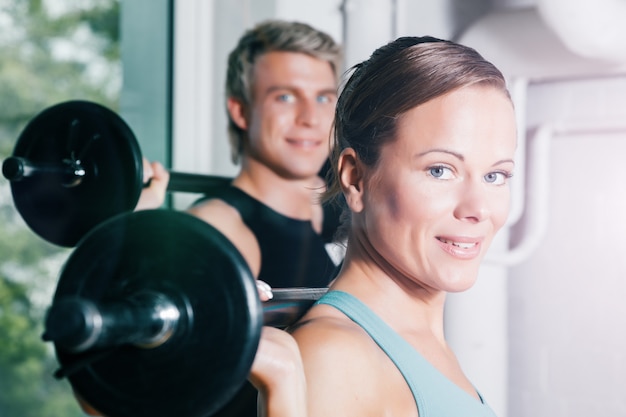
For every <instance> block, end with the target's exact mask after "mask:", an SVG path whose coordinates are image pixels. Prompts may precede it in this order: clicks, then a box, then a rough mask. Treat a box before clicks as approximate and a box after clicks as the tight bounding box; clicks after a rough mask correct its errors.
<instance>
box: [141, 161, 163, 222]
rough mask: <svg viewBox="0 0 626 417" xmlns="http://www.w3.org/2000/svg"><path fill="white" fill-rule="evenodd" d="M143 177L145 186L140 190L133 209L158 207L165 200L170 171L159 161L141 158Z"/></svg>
mask: <svg viewBox="0 0 626 417" xmlns="http://www.w3.org/2000/svg"><path fill="white" fill-rule="evenodd" d="M143 179H144V182H145V187H144V189H143V190H142V191H141V195H140V196H139V201H138V202H137V206H136V207H135V210H136V211H137V210H146V209H155V208H159V207H161V206H162V205H163V203H164V202H165V193H166V191H167V184H168V182H169V180H170V173H169V172H168V171H167V170H166V169H165V168H164V167H163V165H162V164H161V163H160V162H156V161H155V162H152V163H151V162H149V161H148V160H147V159H146V158H143Z"/></svg>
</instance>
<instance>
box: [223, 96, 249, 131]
mask: <svg viewBox="0 0 626 417" xmlns="http://www.w3.org/2000/svg"><path fill="white" fill-rule="evenodd" d="M226 107H227V108H228V114H230V118H231V119H233V122H234V123H235V124H236V125H237V127H239V129H241V130H246V129H247V128H248V121H247V120H246V114H245V107H244V104H243V103H242V102H241V100H239V99H236V98H233V97H228V100H226Z"/></svg>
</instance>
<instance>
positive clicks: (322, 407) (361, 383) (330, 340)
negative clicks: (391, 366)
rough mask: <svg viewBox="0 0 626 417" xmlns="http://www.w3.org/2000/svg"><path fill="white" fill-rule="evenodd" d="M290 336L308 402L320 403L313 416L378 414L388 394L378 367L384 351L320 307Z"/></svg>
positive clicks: (330, 310) (327, 308) (356, 328)
mask: <svg viewBox="0 0 626 417" xmlns="http://www.w3.org/2000/svg"><path fill="white" fill-rule="evenodd" d="M291 332H292V335H293V336H294V338H295V339H296V342H297V343H298V347H299V349H300V353H301V355H302V361H303V363H304V369H305V374H306V379H307V387H308V392H309V397H310V398H315V404H314V406H313V407H314V411H315V412H312V413H311V415H357V414H358V415H362V416H366V415H369V414H372V413H374V414H376V411H375V410H377V407H378V405H379V404H380V403H381V402H380V396H381V395H382V394H381V393H384V391H381V386H380V383H379V381H380V380H381V378H380V376H381V375H383V373H384V371H385V370H384V368H382V367H380V366H379V364H380V363H381V359H383V357H382V356H381V353H382V351H381V350H380V349H379V348H378V347H377V345H376V344H375V342H373V341H372V339H371V338H370V337H369V336H368V335H367V333H366V332H365V331H364V330H363V329H362V328H361V327H359V326H358V325H356V324H355V323H354V322H352V321H351V320H350V319H348V318H347V317H345V316H344V315H343V314H341V313H340V312H338V311H337V310H335V309H334V308H332V307H330V306H326V305H318V306H315V307H313V308H312V309H311V311H309V313H308V314H307V316H305V318H304V319H303V320H302V321H301V322H300V323H299V324H298V325H297V327H296V328H294V329H292V330H291ZM382 362H385V361H384V359H383V360H382ZM321 398H323V399H324V400H323V401H320V399H321Z"/></svg>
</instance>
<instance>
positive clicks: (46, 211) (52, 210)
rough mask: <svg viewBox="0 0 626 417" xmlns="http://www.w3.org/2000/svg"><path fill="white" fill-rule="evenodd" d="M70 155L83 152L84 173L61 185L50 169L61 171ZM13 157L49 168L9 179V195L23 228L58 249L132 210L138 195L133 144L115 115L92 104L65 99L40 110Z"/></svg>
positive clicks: (139, 175)
mask: <svg viewBox="0 0 626 417" xmlns="http://www.w3.org/2000/svg"><path fill="white" fill-rule="evenodd" d="M94 138H96V139H94ZM72 152H73V153H74V157H78V156H81V153H83V152H84V154H83V155H82V158H80V159H81V161H82V165H83V166H84V167H85V169H86V175H85V177H83V179H82V182H81V183H80V184H79V185H76V186H73V187H67V186H65V185H64V184H65V183H66V182H67V181H66V175H64V174H62V173H60V172H54V168H61V167H63V160H64V159H67V158H71V157H72ZM13 156H16V157H22V158H25V159H26V160H28V161H29V162H30V163H31V164H33V165H37V166H43V167H50V168H51V170H49V171H48V172H45V173H38V174H35V175H32V176H29V177H26V178H24V179H22V180H20V181H12V182H11V191H12V194H13V201H14V203H15V206H16V208H17V210H18V212H19V213H20V215H21V216H22V218H23V219H24V221H25V222H26V223H27V224H28V226H29V227H30V228H31V229H32V230H33V231H34V232H35V233H36V234H38V235H39V236H41V237H42V238H43V239H45V240H47V241H49V242H52V243H54V244H57V245H60V246H68V247H71V246H74V245H76V243H77V242H78V240H79V239H80V238H81V237H82V236H84V235H85V233H87V232H88V231H89V230H91V229H92V228H93V227H94V226H96V225H97V224H99V223H101V222H102V221H104V220H105V219H108V218H109V217H112V216H114V215H116V214H119V213H122V212H124V211H129V210H133V209H134V208H135V205H136V204H137V201H138V200H139V195H140V194H141V190H142V182H143V166H142V156H141V150H140V148H139V144H138V143H137V140H136V139H135V136H134V135H133V133H132V131H131V129H130V128H129V127H128V125H127V124H126V123H125V122H124V121H123V120H122V119H121V118H120V117H119V116H118V115H117V114H115V113H114V112H113V111H111V110H109V109H108V108H106V107H103V106H101V105H99V104H96V103H92V102H88V101H78V100H77V101H68V102H64V103H60V104H57V105H54V106H52V107H49V108H47V109H45V110H44V111H42V112H41V113H39V114H38V115H37V116H35V118H33V119H32V120H31V121H30V122H29V123H28V124H27V125H26V127H25V128H24V130H23V131H22V133H21V134H20V137H19V138H18V140H17V143H16V145H15V148H14V151H13ZM57 171H58V170H57Z"/></svg>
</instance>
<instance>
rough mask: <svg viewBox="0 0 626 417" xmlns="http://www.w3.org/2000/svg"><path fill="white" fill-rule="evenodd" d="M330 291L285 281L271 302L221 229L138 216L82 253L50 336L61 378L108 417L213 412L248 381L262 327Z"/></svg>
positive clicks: (53, 314)
mask: <svg viewBox="0 0 626 417" xmlns="http://www.w3.org/2000/svg"><path fill="white" fill-rule="evenodd" d="M326 291H327V289H326V288H293V289H274V298H273V299H272V300H271V301H270V302H265V303H261V302H260V299H259V296H258V290H257V287H256V285H255V280H254V277H253V276H252V273H251V271H250V269H249V268H248V266H247V264H246V262H245V260H244V258H243V257H242V256H241V254H240V253H239V252H238V251H237V249H236V248H235V247H234V245H233V244H232V243H231V242H230V241H229V240H228V239H227V238H226V237H225V236H224V235H222V234H221V233H220V232H219V231H217V230H216V229H215V228H213V227H212V226H211V225H209V224H207V223H205V222H204V221H202V220H200V219H198V218H196V217H194V216H191V215H189V214H187V213H183V212H177V211H170V210H145V211H138V212H130V213H124V214H120V215H117V216H114V217H112V218H110V219H108V220H106V221H104V222H103V223H101V224H99V225H98V226H96V227H94V228H93V229H92V230H90V231H89V232H88V233H87V234H86V235H85V237H84V238H83V239H81V240H80V242H79V243H78V245H77V246H76V248H75V249H74V250H73V251H72V253H71V255H70V256H69V258H68V259H67V261H66V262H65V264H64V265H63V268H62V270H61V273H60V277H59V281H58V283H57V288H56V290H55V294H54V297H53V301H52V304H51V306H50V308H49V309H48V312H47V316H46V321H45V326H44V327H45V330H44V334H43V338H44V340H46V341H50V342H53V343H54V347H55V352H56V356H57V359H58V361H59V363H60V365H61V368H60V370H59V371H57V373H56V376H57V377H58V378H63V377H65V378H67V379H68V380H69V382H70V384H71V385H72V388H73V389H74V390H75V391H76V392H77V393H78V394H79V395H80V396H81V397H82V398H83V399H85V400H86V401H87V402H88V403H89V404H90V405H91V406H92V407H94V408H95V409H97V410H99V411H100V412H102V413H104V414H105V415H107V416H108V417H131V416H132V417H144V416H145V417H147V416H150V417H169V416H186V417H207V416H210V415H212V414H214V413H215V412H217V411H218V410H219V409H220V408H222V406H223V405H225V404H226V403H227V402H228V401H229V400H230V399H232V398H233V397H234V395H235V394H236V392H237V391H238V390H239V388H240V387H241V386H242V385H243V383H244V382H245V381H246V379H247V376H248V374H249V371H250V367H251V365H252V361H253V359H254V356H255V353H256V350H257V347H258V343H259V338H260V331H261V327H262V326H263V325H272V326H275V327H281V328H284V327H287V326H289V325H290V324H292V323H294V322H295V321H296V320H297V319H298V318H299V317H301V316H302V315H303V314H304V312H305V311H306V310H307V309H308V308H309V307H310V306H311V305H312V304H313V303H314V302H315V300H317V299H319V298H320V297H321V296H322V295H323V294H324V293H325V292H326Z"/></svg>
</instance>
